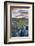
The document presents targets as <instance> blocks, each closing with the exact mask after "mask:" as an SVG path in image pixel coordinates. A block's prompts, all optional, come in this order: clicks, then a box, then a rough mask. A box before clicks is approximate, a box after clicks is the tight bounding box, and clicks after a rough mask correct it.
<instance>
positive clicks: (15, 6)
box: [4, 1, 34, 44]
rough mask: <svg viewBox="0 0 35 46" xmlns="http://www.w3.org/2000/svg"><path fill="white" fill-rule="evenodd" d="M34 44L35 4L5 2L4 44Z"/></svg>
mask: <svg viewBox="0 0 35 46" xmlns="http://www.w3.org/2000/svg"><path fill="white" fill-rule="evenodd" d="M33 42H34V2H17V1H5V2H4V44H16V43H33Z"/></svg>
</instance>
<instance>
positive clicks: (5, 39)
mask: <svg viewBox="0 0 35 46" xmlns="http://www.w3.org/2000/svg"><path fill="white" fill-rule="evenodd" d="M7 3H21V4H22V3H23V4H32V41H21V42H20V41H19V42H8V43H7ZM33 42H34V2H17V1H5V2H4V44H17V43H18V44H19V43H33Z"/></svg>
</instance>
